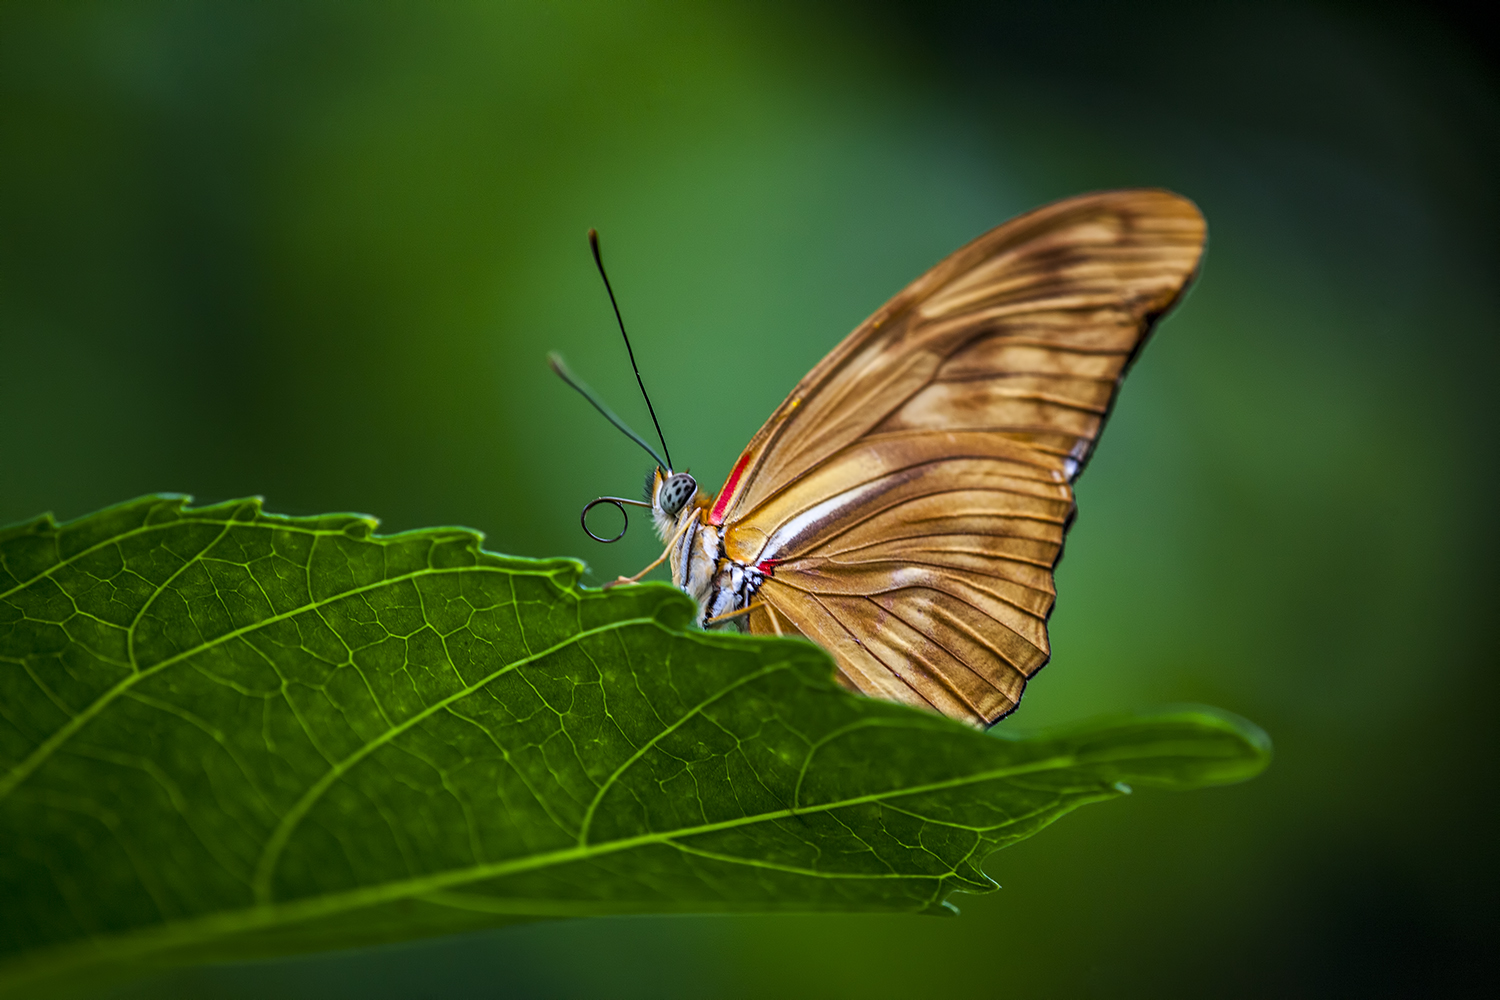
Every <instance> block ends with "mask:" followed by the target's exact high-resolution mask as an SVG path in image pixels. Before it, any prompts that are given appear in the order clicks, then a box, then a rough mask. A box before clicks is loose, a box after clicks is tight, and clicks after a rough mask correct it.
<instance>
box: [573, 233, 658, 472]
mask: <svg viewBox="0 0 1500 1000" xmlns="http://www.w3.org/2000/svg"><path fill="white" fill-rule="evenodd" d="M589 249H591V250H593V251H594V263H595V264H597V265H598V267H599V277H601V278H603V279H604V290H605V291H606V292H608V293H609V304H610V305H612V306H614V307H615V322H617V323H619V324H620V336H621V337H624V339H625V353H626V354H628V355H630V367H631V368H633V369H634V370H635V384H636V385H638V386H640V387H641V395H642V396H643V397H645V400H646V412H648V413H650V414H651V423H652V424H654V425H655V426H656V439H657V440H658V441H660V442H661V450H662V451H663V452H664V453H665V454H666V456H667V460H666V461H665V462H662V461H661V459H657V464H659V465H661V467H662V468H664V469H667V470H668V471H671V468H672V452H671V450H670V449H669V448H668V447H667V439H666V437H665V436H663V434H662V432H661V424H660V423H659V422H658V421H657V419H656V408H655V407H654V406H652V405H651V397H650V395H648V394H647V392H646V383H645V382H643V381H642V380H641V369H640V368H639V367H638V366H637V365H636V363H635V351H633V350H631V349H630V337H629V336H627V335H626V333H625V320H624V318H623V317H622V316H621V315H620V303H618V302H616V301H615V290H614V289H613V288H612V287H610V284H609V275H607V274H605V273H604V258H603V257H601V256H599V231H598V230H597V229H590V230H589ZM553 371H557V368H556V366H553ZM558 374H559V375H562V372H558ZM563 377H564V379H566V378H567V376H563ZM569 385H573V383H572V382H569ZM573 388H575V389H578V386H577V385H573ZM579 391H580V392H582V391H583V390H582V389H579ZM585 395H587V394H585ZM589 402H591V403H594V405H595V406H597V407H599V411H600V412H601V413H603V414H604V415H605V416H606V417H610V418H611V420H613V421H616V422H615V426H616V427H618V428H620V429H621V430H624V431H625V433H627V434H629V435H630V436H631V437H632V438H635V440H636V441H637V442H638V443H639V444H640V445H641V446H642V447H644V448H646V450H647V451H651V448H650V447H649V446H647V445H646V443H645V442H644V441H641V439H640V438H639V437H636V435H635V434H634V433H633V432H631V431H629V430H626V428H625V425H624V424H622V423H619V422H618V418H617V417H614V416H613V415H612V414H611V413H610V412H609V411H608V410H606V409H604V407H603V406H602V405H601V404H600V403H597V402H594V400H593V399H592V397H591V398H590V399H589ZM651 454H652V455H653V456H654V455H655V454H656V452H654V451H651Z"/></svg>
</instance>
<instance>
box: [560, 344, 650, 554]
mask: <svg viewBox="0 0 1500 1000" xmlns="http://www.w3.org/2000/svg"><path fill="white" fill-rule="evenodd" d="M547 364H549V365H551V366H552V370H553V371H554V372H556V373H557V377H558V378H560V379H562V380H563V381H564V382H566V383H568V385H570V386H572V387H573V389H574V390H575V391H576V392H577V393H578V394H579V395H580V396H582V397H583V398H584V399H586V400H588V401H589V402H590V403H593V404H594V409H596V410H598V411H599V412H600V413H602V414H604V419H605V420H608V421H609V422H610V423H612V424H614V425H615V426H616V427H618V428H619V429H620V430H621V431H622V432H624V434H625V436H626V437H628V438H630V440H632V441H634V442H635V443H636V444H638V445H640V446H641V447H642V448H645V449H646V453H647V454H648V455H650V456H651V457H652V458H654V459H656V464H657V465H659V466H661V467H662V468H663V469H671V468H672V466H671V463H669V462H664V461H662V457H661V456H660V455H658V454H657V453H656V449H655V448H653V447H651V446H650V445H649V444H647V443H646V439H645V438H643V437H641V436H640V435H639V434H637V433H636V432H635V431H633V430H631V429H630V428H629V427H628V426H626V424H625V421H623V420H621V419H620V418H619V417H617V416H615V413H614V411H613V410H611V409H610V408H609V407H607V406H605V405H604V400H602V399H600V398H599V397H598V395H596V394H595V393H594V390H592V389H590V388H589V387H588V386H586V385H584V384H583V380H582V379H580V378H579V377H578V376H577V375H574V374H573V373H572V372H570V371H568V366H567V365H565V364H563V359H562V355H561V354H558V353H557V352H556V351H553V352H552V353H551V354H548V355H547ZM662 447H663V448H665V447H666V445H665V443H664V444H663V445H662ZM589 506H593V505H592V504H590V505H589ZM648 506H649V505H648ZM587 509H588V508H584V510H585V512H587ZM583 530H585V531H588V526H587V525H585V526H584V529H583ZM590 534H592V532H590Z"/></svg>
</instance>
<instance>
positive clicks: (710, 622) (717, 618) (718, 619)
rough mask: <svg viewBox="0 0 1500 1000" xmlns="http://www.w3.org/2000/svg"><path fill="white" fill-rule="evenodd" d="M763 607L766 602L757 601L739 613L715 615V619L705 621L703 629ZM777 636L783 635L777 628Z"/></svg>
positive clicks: (741, 609)
mask: <svg viewBox="0 0 1500 1000" xmlns="http://www.w3.org/2000/svg"><path fill="white" fill-rule="evenodd" d="M763 607H765V602H764V601H756V602H755V603H754V604H748V605H746V606H745V607H743V608H740V609H739V610H738V611H730V612H727V613H725V614H722V615H715V616H714V617H713V618H706V619H704V621H703V627H704V628H708V626H710V625H715V624H717V623H719V622H727V621H729V619H731V618H738V617H739V616H740V615H748V614H749V613H750V612H752V611H754V610H755V609H756V608H763ZM773 620H774V619H773ZM776 634H777V635H780V634H781V629H780V628H777V630H776Z"/></svg>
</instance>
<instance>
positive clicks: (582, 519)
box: [578, 497, 651, 545]
mask: <svg viewBox="0 0 1500 1000" xmlns="http://www.w3.org/2000/svg"><path fill="white" fill-rule="evenodd" d="M601 503H612V504H614V505H615V509H616V510H618V511H619V512H620V516H621V517H622V518H624V519H625V523H624V525H622V526H621V528H620V533H619V534H618V535H616V536H615V537H613V538H600V537H599V536H598V535H596V534H594V533H593V532H592V531H590V530H589V511H591V510H593V509H594V508H595V507H597V506H599V505H600V504H601ZM626 504H630V505H631V506H632V507H650V506H651V505H650V504H649V503H645V502H643V501H640V500H627V499H625V498H624V497H599V498H598V499H596V500H590V501H589V502H588V503H587V504H585V505H584V508H583V513H581V514H579V515H578V523H579V524H581V525H583V533H584V534H585V535H588V536H589V537H590V538H592V539H593V540H594V541H596V542H603V543H604V544H605V545H609V544H611V543H613V542H618V541H619V540H620V539H622V538H624V537H625V532H627V531H629V530H630V515H629V514H627V513H626V512H625V505H626Z"/></svg>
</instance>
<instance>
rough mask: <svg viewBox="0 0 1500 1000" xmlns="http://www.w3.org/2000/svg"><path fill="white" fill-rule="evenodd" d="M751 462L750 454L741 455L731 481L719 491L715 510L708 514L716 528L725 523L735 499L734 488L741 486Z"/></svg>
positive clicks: (730, 476) (730, 477)
mask: <svg viewBox="0 0 1500 1000" xmlns="http://www.w3.org/2000/svg"><path fill="white" fill-rule="evenodd" d="M749 461H750V454H749V453H748V452H746V453H745V454H743V455H741V456H740V460H739V461H738V462H735V463H734V471H733V472H731V473H730V474H729V481H728V482H726V483H725V484H724V488H723V489H722V490H720V491H719V496H718V499H716V500H715V501H714V509H713V510H711V511H709V512H708V523H709V524H712V525H713V526H714V527H718V526H719V525H721V524H723V523H724V514H725V512H726V511H728V509H729V501H730V500H732V499H734V488H735V487H736V486H738V485H739V484H740V476H742V475H744V474H745V466H746V465H747V464H748V463H749Z"/></svg>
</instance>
